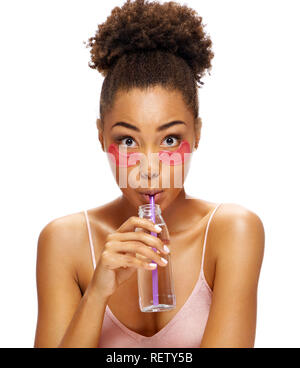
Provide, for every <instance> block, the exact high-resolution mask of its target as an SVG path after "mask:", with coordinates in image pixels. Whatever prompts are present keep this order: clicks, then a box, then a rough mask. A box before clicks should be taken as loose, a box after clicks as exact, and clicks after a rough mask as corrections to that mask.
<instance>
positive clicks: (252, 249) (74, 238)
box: [34, 0, 264, 348]
mask: <svg viewBox="0 0 300 368" xmlns="http://www.w3.org/2000/svg"><path fill="white" fill-rule="evenodd" d="M211 44H212V42H211V40H210V39H209V37H208V36H207V35H206V34H205V32H204V30H203V25H202V18H201V17H199V16H197V14H196V12H195V11H194V10H192V9H190V8H188V7H187V6H182V5H179V4H176V3H175V2H170V3H164V4H160V3H158V2H147V1H144V0H136V1H134V2H130V1H127V2H126V3H125V4H124V5H123V7H122V8H119V7H116V8H115V9H113V11H112V13H111V15H110V17H108V18H107V20H106V22H105V23H103V24H101V25H99V27H98V30H97V32H96V34H95V37H91V38H90V39H89V44H88V46H90V47H91V56H92V64H90V65H89V66H90V67H91V68H94V69H97V70H98V71H99V72H100V73H102V75H103V76H104V77H105V79H104V82H103V86H102V91H101V100H100V118H99V119H97V128H98V136H99V141H100V144H101V147H102V149H103V151H104V152H106V153H107V154H108V156H109V159H110V162H111V163H114V161H113V160H112V158H114V157H115V159H116V161H115V163H116V165H115V166H114V168H115V170H114V175H115V178H116V182H117V184H118V185H119V186H120V190H121V192H122V194H121V196H120V197H118V198H116V199H115V200H113V201H112V202H110V203H107V204H105V205H102V206H100V207H95V208H92V209H89V210H88V211H80V212H79V213H75V214H72V215H68V216H65V217H62V218H58V219H55V220H53V221H51V222H50V223H49V224H47V225H46V226H45V227H44V229H42V231H41V233H40V236H39V241H38V254H37V290H38V308H39V310H38V320H37V328H36V336H35V344H34V345H35V347H181V348H185V347H253V346H254V340H255V329H256V306H257V300H256V299H257V286H258V280H259V273H260V268H261V264H262V259H263V250H264V228H263V224H262V221H261V220H260V218H259V217H258V215H256V214H255V213H253V212H252V211H250V210H248V209H246V208H244V207H242V206H240V205H237V204H232V203H213V202H210V201H206V200H203V199H196V198H191V197H189V196H188V195H187V194H186V193H185V189H184V185H183V184H184V179H185V177H186V173H187V171H188V170H187V168H188V163H189V162H190V161H189V160H187V161H185V160H182V161H181V162H179V163H178V162H177V163H176V164H175V163H174V161H173V164H172V163H171V162H166V161H164V160H163V159H162V160H158V161H157V160H154V158H152V157H153V154H155V153H158V154H161V153H162V152H163V153H167V154H172V153H174V152H175V153H179V154H180V155H182V153H185V154H189V155H192V153H193V151H195V150H196V149H197V147H198V144H199V140H200V132H201V119H200V118H199V117H198V94H197V82H199V83H200V84H203V83H202V82H200V78H201V76H202V75H203V74H204V72H205V71H206V69H209V68H210V67H211V64H210V62H211V59H212V58H213V52H212V51H211ZM124 149H126V152H127V153H126V155H127V156H126V157H127V158H128V157H129V156H130V155H132V154H138V155H144V157H147V160H140V161H138V160H137V161H135V160H133V161H132V162H131V164H129V160H128V161H127V159H126V160H125V165H121V162H120V161H118V157H121V156H118V154H119V152H122V150H124ZM156 157H157V156H156ZM180 157H183V155H182V156H180ZM165 167H168V168H169V172H167V173H166V170H163V168H165ZM180 173H181V174H182V173H184V174H183V175H182V176H181V178H182V181H181V183H182V185H181V186H178V185H176V186H175V185H174V182H173V179H174V178H175V177H178V175H179V174H180ZM133 174H134V175H133ZM124 175H125V179H126V184H127V185H120V180H121V178H122V184H124V183H123V182H124ZM132 177H134V178H135V180H140V182H142V181H143V183H144V185H143V187H136V186H134V185H130V184H132ZM166 178H167V179H170V181H169V183H170V185H169V186H166V185H164V182H165V179H166ZM221 181H222V178H220V182H221ZM156 192H160V194H155V193H156ZM147 193H148V194H155V203H157V204H159V205H160V207H161V211H162V215H163V218H164V220H165V222H166V224H167V226H168V230H169V234H170V241H169V243H168V244H163V242H162V241H161V240H160V239H159V237H155V236H153V235H151V234H149V233H146V231H154V232H158V229H157V228H155V226H154V224H153V223H152V222H151V221H150V220H148V219H141V218H139V217H138V215H137V210H138V207H139V206H140V205H142V204H145V203H147V202H149V197H148V196H147ZM136 228H142V229H144V230H145V232H136V231H135V229H136ZM208 230H209V231H208ZM165 245H167V247H165ZM152 248H155V249H156V250H157V252H155V251H154V250H153V249H152ZM168 248H169V251H170V254H168ZM139 254H140V255H143V256H146V257H148V259H151V260H153V261H155V263H157V267H165V262H163V260H162V258H166V259H170V258H169V257H171V259H172V269H173V282H174V287H175V291H176V308H175V309H173V310H169V311H164V312H156V313H143V312H141V310H140V308H139V303H138V290H137V269H139V268H143V269H148V270H151V268H150V266H149V264H148V263H146V262H142V261H141V259H140V258H139V257H138V255H139Z"/></svg>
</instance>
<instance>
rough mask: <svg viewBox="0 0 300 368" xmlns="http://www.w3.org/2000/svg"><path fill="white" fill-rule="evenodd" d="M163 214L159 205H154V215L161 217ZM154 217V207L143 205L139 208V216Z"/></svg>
mask: <svg viewBox="0 0 300 368" xmlns="http://www.w3.org/2000/svg"><path fill="white" fill-rule="evenodd" d="M160 214H161V209H160V205H159V204H155V205H154V215H157V216H159V215H160ZM151 215H152V206H151V204H143V205H141V206H139V216H140V217H144V216H151Z"/></svg>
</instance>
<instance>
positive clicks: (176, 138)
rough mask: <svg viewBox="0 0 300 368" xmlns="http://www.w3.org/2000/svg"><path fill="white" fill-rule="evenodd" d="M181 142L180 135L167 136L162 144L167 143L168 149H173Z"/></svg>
mask: <svg viewBox="0 0 300 368" xmlns="http://www.w3.org/2000/svg"><path fill="white" fill-rule="evenodd" d="M180 140H181V136H180V135H176V134H175V135H168V136H167V137H166V138H165V139H164V142H166V143H167V146H168V147H174V146H176V145H177V144H178V143H179V142H180Z"/></svg>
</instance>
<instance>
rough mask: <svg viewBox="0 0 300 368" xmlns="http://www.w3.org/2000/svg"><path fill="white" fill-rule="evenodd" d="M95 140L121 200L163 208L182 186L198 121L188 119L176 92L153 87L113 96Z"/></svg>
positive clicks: (194, 140) (134, 204) (198, 132)
mask: <svg viewBox="0 0 300 368" xmlns="http://www.w3.org/2000/svg"><path fill="white" fill-rule="evenodd" d="M103 125H104V127H103V130H102V129H101V128H100V126H101V124H100V120H99V119H97V126H98V129H99V140H100V142H101V145H102V149H103V150H104V151H105V152H106V153H107V155H108V159H109V162H110V165H111V168H112V171H113V174H114V177H115V179H116V182H117V183H118V185H119V187H120V189H121V190H122V192H123V194H124V196H125V197H126V198H127V199H128V200H129V202H130V203H132V205H133V206H136V207H138V206H139V205H141V204H145V203H149V202H150V197H149V196H148V195H147V194H145V192H147V191H150V190H153V191H154V192H160V193H158V194H155V203H157V204H159V205H160V207H161V209H162V210H163V209H164V208H167V207H168V206H169V204H171V203H172V202H173V201H174V199H175V198H176V197H177V196H178V194H179V193H180V191H181V190H182V188H183V183H184V180H185V178H186V176H187V173H188V169H189V163H190V159H191V155H192V152H193V151H194V150H195V149H196V148H197V146H198V142H199V138H200V130H201V120H200V119H199V118H198V119H196V120H195V119H194V118H193V115H192V113H191V112H190V111H189V110H188V109H187V106H186V104H185V102H184V101H183V98H182V95H181V93H180V92H178V91H172V92H171V91H168V90H166V89H165V88H163V87H160V86H155V87H152V88H150V89H148V90H141V89H137V88H135V89H131V90H130V91H129V92H119V93H118V94H117V95H116V98H115V102H114V106H113V108H112V109H111V111H109V112H107V113H106V114H105V123H104V124H103Z"/></svg>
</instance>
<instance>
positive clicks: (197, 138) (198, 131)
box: [193, 117, 202, 151]
mask: <svg viewBox="0 0 300 368" xmlns="http://www.w3.org/2000/svg"><path fill="white" fill-rule="evenodd" d="M201 127H202V120H201V118H200V117H198V118H196V119H195V146H194V147H193V151H194V150H196V149H197V148H198V145H199V141H200V137H201Z"/></svg>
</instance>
